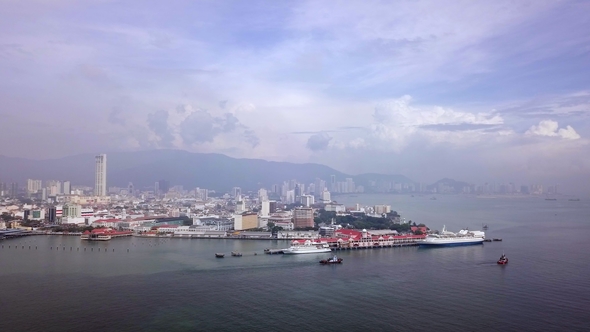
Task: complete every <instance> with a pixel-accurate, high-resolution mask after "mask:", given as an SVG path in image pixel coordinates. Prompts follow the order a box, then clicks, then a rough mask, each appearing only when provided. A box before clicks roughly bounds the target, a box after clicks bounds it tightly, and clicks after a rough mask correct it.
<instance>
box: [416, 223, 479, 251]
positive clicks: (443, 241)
mask: <svg viewBox="0 0 590 332" xmlns="http://www.w3.org/2000/svg"><path fill="white" fill-rule="evenodd" d="M484 240H485V232H482V231H469V230H465V229H463V230H461V231H459V232H458V233H453V232H448V231H447V230H446V229H445V227H444V226H443V230H442V232H440V234H428V236H426V238H425V239H424V240H423V241H421V242H419V245H420V246H421V247H451V246H468V245H473V244H482V243H483V241H484Z"/></svg>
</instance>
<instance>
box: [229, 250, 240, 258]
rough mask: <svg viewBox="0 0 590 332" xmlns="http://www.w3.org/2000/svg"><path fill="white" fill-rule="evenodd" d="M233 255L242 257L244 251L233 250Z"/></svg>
mask: <svg viewBox="0 0 590 332" xmlns="http://www.w3.org/2000/svg"><path fill="white" fill-rule="evenodd" d="M231 255H232V256H234V257H242V253H241V252H237V251H232V252H231Z"/></svg>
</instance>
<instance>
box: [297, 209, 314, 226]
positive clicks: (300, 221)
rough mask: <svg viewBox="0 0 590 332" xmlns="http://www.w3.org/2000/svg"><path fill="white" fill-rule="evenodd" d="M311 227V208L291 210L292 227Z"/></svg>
mask: <svg viewBox="0 0 590 332" xmlns="http://www.w3.org/2000/svg"><path fill="white" fill-rule="evenodd" d="M313 226H314V225H313V209H312V208H298V209H295V210H293V227H295V228H308V227H313Z"/></svg>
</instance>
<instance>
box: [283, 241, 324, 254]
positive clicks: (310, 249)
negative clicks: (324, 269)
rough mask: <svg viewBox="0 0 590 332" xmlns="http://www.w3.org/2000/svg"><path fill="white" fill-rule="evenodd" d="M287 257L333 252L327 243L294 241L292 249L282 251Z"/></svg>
mask: <svg viewBox="0 0 590 332" xmlns="http://www.w3.org/2000/svg"><path fill="white" fill-rule="evenodd" d="M282 251H283V253H284V254H285V255H296V254H319V253H323V252H331V251H332V250H331V249H330V246H328V244H327V243H320V242H312V241H310V240H306V241H305V242H303V243H300V242H299V241H293V244H292V245H291V247H289V248H287V249H283V250H282Z"/></svg>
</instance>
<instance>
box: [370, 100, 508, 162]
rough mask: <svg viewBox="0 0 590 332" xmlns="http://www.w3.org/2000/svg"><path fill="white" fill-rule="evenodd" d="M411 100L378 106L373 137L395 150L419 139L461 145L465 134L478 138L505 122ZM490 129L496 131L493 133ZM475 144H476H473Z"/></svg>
mask: <svg viewBox="0 0 590 332" xmlns="http://www.w3.org/2000/svg"><path fill="white" fill-rule="evenodd" d="M411 102H412V97H411V96H408V95H405V96H402V97H400V98H397V99H391V100H388V101H385V102H382V103H380V104H378V105H377V106H376V107H375V110H374V113H373V118H374V120H375V123H374V124H372V126H371V129H372V133H373V136H374V137H375V138H377V139H379V140H381V141H386V142H388V143H389V144H390V146H391V148H393V150H395V151H398V152H399V151H401V150H402V149H403V148H404V147H405V146H406V145H407V144H408V140H410V139H412V138H414V137H415V136H421V137H422V138H426V139H428V140H429V141H431V142H451V143H453V142H461V144H463V143H464V142H462V139H461V137H463V138H465V137H466V136H467V135H468V136H469V137H470V138H471V139H472V140H473V138H474V137H475V136H477V135H484V134H485V133H486V132H487V133H489V132H495V131H497V130H500V129H501V125H503V124H504V119H503V118H502V117H501V116H500V115H498V114H493V113H482V112H477V113H473V112H466V111H457V110H454V109H450V108H445V107H441V106H421V107H416V106H413V105H411ZM492 128H497V130H494V131H492ZM474 143H475V142H474Z"/></svg>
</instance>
